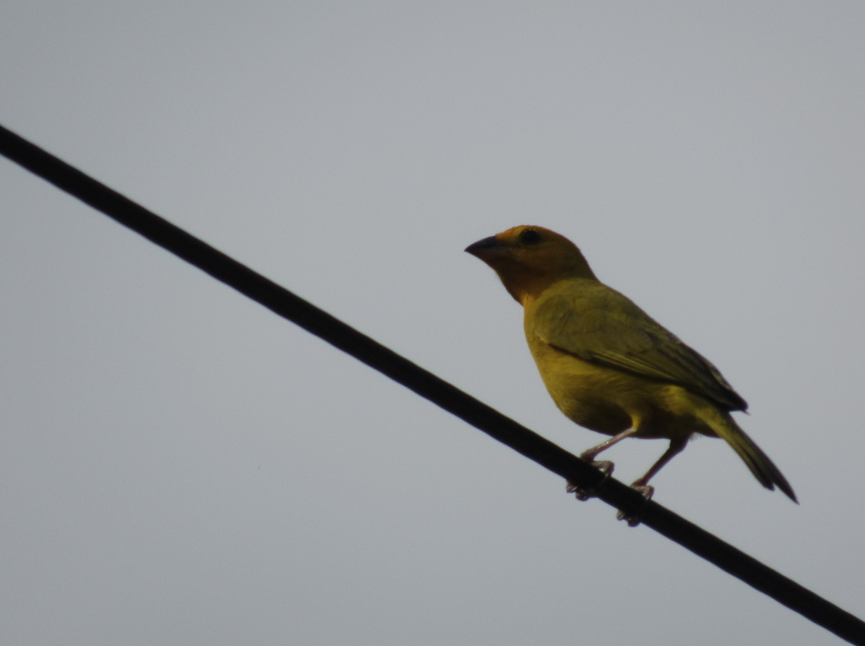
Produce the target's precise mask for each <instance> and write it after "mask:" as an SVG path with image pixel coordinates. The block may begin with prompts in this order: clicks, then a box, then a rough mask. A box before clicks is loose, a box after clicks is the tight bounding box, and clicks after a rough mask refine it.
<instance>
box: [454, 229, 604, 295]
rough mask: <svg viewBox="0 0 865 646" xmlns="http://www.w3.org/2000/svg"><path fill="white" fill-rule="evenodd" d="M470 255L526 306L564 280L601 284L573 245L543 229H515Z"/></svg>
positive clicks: (474, 247)
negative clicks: (481, 262)
mask: <svg viewBox="0 0 865 646" xmlns="http://www.w3.org/2000/svg"><path fill="white" fill-rule="evenodd" d="M466 251H467V252H469V253H470V254H472V255H473V256H477V257H478V258H480V259H481V260H483V261H484V262H485V263H487V264H488V265H489V266H490V267H492V268H493V269H494V270H495V271H496V273H497V274H498V275H499V278H501V279H502V283H504V285H505V289H507V290H508V293H510V295H511V296H513V297H514V298H515V299H516V300H517V302H519V303H522V304H523V305H528V302H530V301H531V300H534V299H535V298H537V297H538V296H539V295H540V293H541V292H543V291H544V290H545V289H546V288H547V287H549V286H550V285H552V284H554V283H557V282H558V281H560V280H563V279H566V278H588V279H591V280H597V279H596V278H595V274H594V273H593V272H592V270H591V268H590V267H589V263H587V262H586V259H585V258H584V257H583V254H582V253H581V252H580V250H579V249H578V248H577V246H576V245H575V244H574V243H573V242H571V241H570V240H568V239H567V238H566V237H564V236H561V235H559V234H558V233H555V232H554V231H550V230H549V229H544V228H543V227H537V226H530V225H521V226H518V227H513V228H512V229H508V230H507V231H502V232H501V233H498V234H496V235H494V236H491V237H489V238H484V239H483V240H478V241H477V242H475V243H474V244H471V245H469V246H468V247H466Z"/></svg>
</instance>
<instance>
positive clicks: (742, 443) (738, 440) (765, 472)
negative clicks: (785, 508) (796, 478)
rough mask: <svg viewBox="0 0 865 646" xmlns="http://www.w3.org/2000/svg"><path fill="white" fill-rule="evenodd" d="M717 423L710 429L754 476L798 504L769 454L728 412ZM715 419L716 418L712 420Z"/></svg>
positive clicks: (764, 484) (791, 489) (791, 488)
mask: <svg viewBox="0 0 865 646" xmlns="http://www.w3.org/2000/svg"><path fill="white" fill-rule="evenodd" d="M719 417H720V419H718V420H717V423H714V424H711V426H712V429H713V430H714V431H715V432H716V433H717V434H718V436H720V437H721V438H723V439H725V440H727V444H729V445H730V446H732V447H733V450H734V451H736V453H738V454H739V457H740V458H742V460H743V461H744V462H745V464H746V465H748V468H749V469H750V470H751V473H753V474H754V477H755V478H757V480H759V481H760V484H762V485H763V486H764V487H766V488H767V489H772V490H774V489H775V486H776V485H777V486H778V488H779V489H780V490H781V491H783V492H784V493H785V494H787V496H788V497H789V498H790V500H792V501H793V502H795V503H797V504H798V502H799V501H798V500H796V494H795V493H793V487H791V486H790V483H789V482H787V478H785V477H784V475H783V474H782V473H781V471H780V470H779V469H778V467H776V466H775V463H774V462H772V460H770V459H769V456H768V455H766V454H765V453H763V450H762V449H761V448H760V447H759V446H757V445H756V444H755V443H754V440H752V439H751V438H750V437H748V435H747V434H746V433H745V431H743V430H742V429H741V428H739V425H738V424H736V422H735V420H734V419H733V418H732V417H730V415H729V414H727V413H724V414H723V415H722V416H719ZM712 421H716V420H712Z"/></svg>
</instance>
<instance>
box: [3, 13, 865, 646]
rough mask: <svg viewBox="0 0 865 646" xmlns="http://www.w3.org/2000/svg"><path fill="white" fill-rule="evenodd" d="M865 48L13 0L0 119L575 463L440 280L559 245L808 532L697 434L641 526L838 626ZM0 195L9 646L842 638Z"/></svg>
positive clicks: (213, 290) (620, 450)
mask: <svg viewBox="0 0 865 646" xmlns="http://www.w3.org/2000/svg"><path fill="white" fill-rule="evenodd" d="M863 24H865V7H863V5H862V4H861V3H858V2H834V3H818V2H757V3H754V2H723V3H721V2H716V3H680V2H656V3H619V2H604V3H601V2H524V3H517V2H486V3H483V2H458V3H457V2H438V3H427V4H425V5H421V4H416V3H414V4H413V3H383V2H363V3H333V2H289V3H284V2H254V1H253V2H243V3H239V2H237V3H231V2H219V3H192V2H150V3H116V2H106V1H102V2H99V1H92V2H79V1H77V0H70V1H66V2H57V1H54V2H28V3H23V2H18V3H7V4H6V5H5V6H4V8H3V20H2V21H0V123H2V124H3V125H5V126H6V127H9V128H12V129H13V130H15V131H17V132H18V133H20V134H21V135H23V136H25V137H28V138H30V139H31V140H33V141H35V142H36V143H38V144H39V145H42V146H43V147H45V148H47V149H48V150H50V151H51V152H53V153H55V154H57V155H59V156H60V157H62V158H63V159H65V160H66V161H68V162H70V163H72V164H73V165H76V166H77V167H79V168H81V169H82V170H84V171H85V172H87V173H89V174H92V175H93V176H95V177H97V178H98V179H100V180H102V181H104V182H106V183H107V184H108V185H109V186H112V187H113V188H115V189H117V190H119V191H121V192H123V193H125V194H126V195H128V196H129V197H131V198H133V199H135V200H137V201H139V202H140V203H142V204H144V205H145V206H147V207H149V208H151V209H153V210H155V211H156V212H157V213H159V214H161V215H162V216H164V217H166V218H168V219H169V220H171V221H173V222H175V223H176V224H178V225H179V226H181V227H184V228H186V229H187V230H188V231H190V232H191V233H193V234H195V235H197V236H199V237H201V238H203V239H204V240H206V241H207V242H209V243H211V244H213V245H215V246H216V247H218V248H220V249H221V250H223V251H225V252H226V253H228V254H230V255H232V256H234V257H235V258H237V259H238V260H240V261H241V262H245V263H247V264H249V265H250V266H251V267H253V268H254V269H256V270H258V271H260V272H262V273H264V274H265V275H267V276H269V277H270V278H272V279H273V280H275V281H277V282H279V283H281V284H282V285H284V286H286V287H287V288H289V289H291V290H293V291H295V292H296V293H298V294H300V295H301V296H304V297H306V298H309V299H310V300H312V301H313V302H314V303H316V304H317V305H319V306H321V307H323V308H325V309H327V310H328V311H330V312H331V313H333V314H334V315H336V316H338V317H340V318H342V319H343V320H345V321H346V322H348V323H350V324H351V325H354V326H356V327H357V328H359V329H360V330H362V331H364V332H366V333H367V334H370V335H371V336H373V337H374V338H376V339H378V340H379V341H381V342H383V343H385V344H387V345H389V346H390V347H392V348H394V349H395V350H397V351H398V352H401V353H403V354H404V355H405V356H407V357H408V358H410V359H412V360H413V361H416V362H417V363H419V364H421V365H423V366H424V367H426V368H428V369H430V370H432V371H433V372H435V373H437V374H438V375H440V376H441V377H443V378H445V379H448V380H451V381H452V382H453V383H455V384H456V385H458V386H459V387H461V388H464V389H466V390H467V391H469V392H470V393H472V394H474V395H475V396H477V397H479V398H480V399H482V400H484V401H485V402H487V403H489V404H491V405H493V406H495V407H497V408H498V409H500V410H501V411H502V412H504V413H505V414H507V415H510V416H512V417H513V418H515V419H516V420H518V421H520V422H522V423H524V424H526V425H528V426H529V427H531V428H533V429H535V430H537V431H538V432H540V433H542V434H543V435H545V436H547V437H549V438H550V439H552V440H553V441H555V442H557V443H559V444H561V445H563V446H565V447H566V448H568V449H569V450H572V451H575V452H579V451H582V450H583V449H585V448H588V447H589V446H592V445H594V444H595V443H597V442H599V441H600V440H601V439H603V437H602V436H600V435H597V434H595V433H592V432H590V431H586V430H584V429H580V428H579V427H576V426H575V425H573V424H572V423H571V422H569V421H568V420H567V419H566V418H564V417H563V416H562V415H561V414H560V413H559V412H558V411H557V410H556V408H555V407H554V405H553V404H552V401H551V400H550V399H549V397H548V395H547V394H546V392H545V391H544V389H543V386H542V384H541V381H540V379H539V377H538V375H537V373H536V370H535V367H534V365H533V363H532V360H531V358H530V356H529V353H528V350H527V348H526V347H525V341H524V339H523V333H522V322H521V315H522V312H521V309H520V308H519V306H518V305H517V304H516V303H514V302H513V301H512V300H511V299H510V297H509V296H508V295H507V293H506V292H505V290H504V289H503V288H502V286H501V285H500V284H499V282H498V280H497V279H496V278H495V276H494V274H493V272H492V271H491V270H490V269H489V268H487V267H486V266H484V265H483V264H482V263H480V262H478V261H477V260H476V259H474V258H472V257H470V256H469V255H468V254H465V253H463V251H462V250H463V249H464V248H465V246H466V245H468V244H469V243H471V242H474V241H475V240H477V239H479V238H482V237H485V236H488V235H491V234H493V233H496V232H498V231H501V230H502V229H505V228H508V227H510V226H513V225H516V224H527V223H530V224H539V225H543V226H547V227H549V228H551V229H554V230H556V231H559V232H560V233H562V234H564V235H567V236H568V237H570V238H572V239H573V240H574V241H575V242H576V243H577V244H578V245H580V247H581V248H582V250H583V251H584V253H585V254H586V256H587V258H588V259H589V261H590V263H591V264H592V266H593V268H594V270H595V272H596V273H597V274H598V276H599V277H600V278H601V279H602V280H604V281H605V282H607V283H608V284H610V285H612V286H613V287H615V288H617V289H619V290H621V291H623V292H624V293H626V294H627V295H629V296H630V297H631V298H633V299H634V300H635V301H636V302H637V303H638V304H640V305H641V306H642V307H643V308H644V309H646V310H647V311H648V312H649V313H650V314H651V315H652V316H653V317H655V318H656V319H658V320H659V321H660V322H661V323H663V324H664V325H666V326H667V327H669V328H670V329H671V330H672V331H674V332H675V333H676V334H678V335H679V336H680V337H682V338H683V339H684V340H685V341H686V342H687V343H689V344H690V345H692V346H694V347H695V348H696V349H698V350H699V351H700V352H701V353H703V354H704V355H706V356H707V357H709V358H710V359H711V360H712V361H713V362H714V363H715V364H717V365H718V366H719V367H720V369H721V370H722V371H723V372H724V375H725V376H726V377H727V378H728V380H729V381H730V382H731V383H732V384H733V386H734V387H735V388H736V389H737V390H738V391H739V392H740V393H741V394H742V395H743V396H744V397H745V399H747V400H748V402H749V403H750V405H751V415H750V416H740V422H741V423H742V425H743V426H744V427H745V428H746V430H748V432H749V433H750V434H751V435H752V437H754V439H755V440H756V441H757V442H758V443H759V444H760V446H761V447H762V448H763V449H764V450H765V451H766V452H767V453H768V454H769V455H770V456H771V457H772V458H773V460H774V461H775V462H776V463H777V464H778V465H779V467H780V468H781V469H782V471H783V472H784V474H785V475H786V476H787V478H788V479H789V480H790V482H791V484H792V485H793V487H794V488H795V490H796V493H797V494H798V496H799V499H800V501H801V505H799V506H796V505H794V504H792V503H791V502H790V501H789V500H787V499H786V498H785V497H784V496H783V495H781V494H779V493H777V492H776V493H774V494H773V493H770V492H767V491H765V490H764V489H763V488H762V487H760V485H759V484H758V483H757V482H756V480H755V479H754V478H753V477H752V476H751V475H750V473H749V472H748V471H747V469H746V468H745V466H744V464H742V463H741V461H740V460H739V459H738V458H737V457H736V455H735V454H734V453H733V451H732V450H730V448H729V447H727V446H725V445H724V444H723V443H722V442H720V441H716V440H707V439H703V440H700V441H697V442H694V443H692V444H691V445H690V446H689V447H688V449H687V450H686V451H685V452H684V453H683V454H682V455H680V456H679V457H677V458H676V459H675V460H674V461H673V462H672V463H671V464H670V465H669V466H668V467H666V468H665V469H664V471H662V472H661V474H660V475H659V476H658V477H657V479H656V481H655V484H656V486H657V492H656V500H657V501H658V502H660V503H662V504H664V505H667V506H669V507H670V508H671V509H673V510H674V511H676V512H677V513H680V514H682V515H683V516H685V517H686V518H688V519H690V520H692V521H694V522H697V523H698V524H700V525H702V526H704V527H705V528H706V529H708V530H709V531H712V532H714V533H716V534H718V535H719V536H721V537H722V538H724V539H725V540H728V541H730V542H732V543H733V544H734V545H736V546H737V547H739V548H741V549H743V550H745V551H746V552H748V553H750V554H751V555H753V556H755V557H756V558H758V559H761V560H763V561H764V562H766V563H767V564H768V565H770V566H772V567H775V568H777V569H778V570H780V571H781V572H782V573H784V574H786V575H787V576H790V577H792V578H793V579H794V580H796V581H798V582H800V583H802V584H803V585H806V586H808V587H810V588H812V589H813V590H814V591H815V592H817V593H819V594H821V595H824V596H825V597H827V598H828V599H830V600H831V601H833V602H835V603H837V604H839V605H841V606H842V607H844V608H846V609H847V610H849V611H851V612H854V613H856V614H859V615H860V616H862V615H865V603H863V599H865V576H863V569H865V564H863V562H862V547H861V546H862V536H863V535H865V522H863V520H862V514H861V509H862V500H861V499H862V496H861V491H862V489H863V486H865V483H863V475H862V460H863V456H865V431H863V429H862V427H861V421H860V420H859V417H860V413H861V411H860V408H861V402H862V401H863V395H865V371H863V369H862V366H863V361H865V337H863V334H862V328H863V319H865V298H863V297H865V293H863V292H865V260H863V255H862V253H863V252H862V250H863V248H865V217H863V216H865V190H863V186H865V182H863V177H865V39H863V38H862V33H863ZM0 195H2V200H0V302H2V307H0V332H2V334H0V356H2V368H0V410H2V411H3V413H2V420H3V432H2V434H0V442H2V447H0V517H2V518H3V523H2V530H0V607H2V608H3V612H2V618H0V643H3V644H16V645H18V644H21V645H25V644H26V645H29V644H34V645H36V644H39V645H43V644H64V645H88V646H96V645H102V644H105V645H109V644H111V645H116V644H124V645H126V644H129V645H145V644H147V645H149V644H161V645H171V644H177V645H190V644H202V645H203V644H208V645H211V644H226V645H228V644H239V643H244V644H327V645H332V644H352V645H354V644H376V645H382V644H385V645H389V644H394V645H396V644H430V645H433V644H435V645H438V644H466V645H469V644H471V645H476V644H497V645H510V644H515V645H516V644H575V643H598V644H623V643H640V644H646V645H650V644H651V645H654V644H696V643H699V644H719V645H720V644H741V645H749V644H755V645H756V644H760V645H765V644H808V645H820V644H835V643H838V640H837V639H836V638H835V637H833V636H832V635H830V634H829V633H826V632H825V631H823V630H822V629H820V628H817V627H815V626H814V625H812V624H810V623H809V622H807V621H806V620H804V619H802V618H801V617H799V616H798V615H796V614H794V613H792V612H791V611H789V610H787V609H785V608H783V607H782V606H780V605H779V604H777V603H776V602H774V601H772V600H770V599H768V598H767V597H764V596H763V595H761V594H759V593H757V592H755V591H753V590H751V589H750V588H748V587H746V586H745V585H744V584H742V583H740V582H738V581H737V580H735V579H733V578H731V577H730V576H728V575H726V574H724V573H722V572H721V571H719V570H717V569H716V568H714V567H712V566H710V565H708V564H706V563H705V562H703V561H701V560H700V559H698V558H697V557H695V556H693V555H692V554H690V553H689V552H687V551H685V550H684V549H682V548H680V547H678V546H676V545H674V544H672V543H670V542H669V541H667V540H665V539H663V538H661V537H660V536H658V535H656V534H654V533H653V532H652V531H651V530H648V529H646V528H644V527H641V528H638V529H629V528H628V527H627V526H625V524H623V523H619V522H616V520H615V512H614V510H612V509H611V508H609V507H607V506H606V505H604V504H602V503H600V502H597V501H592V502H589V503H578V502H576V501H575V500H574V499H573V498H572V497H568V496H566V495H565V493H564V483H563V482H562V481H561V480H560V479H559V478H557V477H556V476H553V475H551V474H549V473H547V472H546V471H544V470H543V469H541V468H540V467H538V466H536V465H535V464H533V463H531V462H529V461H527V460H526V459H524V458H522V457H520V456H518V455H516V454H515V453H513V452H512V451H510V450H509V449H506V448H504V447H502V446H500V445H498V444H497V443H495V442H494V441H492V440H490V439H488V438H487V437H486V436H484V435H482V434H481V433H479V432H477V431H475V430H473V429H472V428H470V427H468V426H466V425H465V424H464V423H462V422H460V421H458V420H456V419H455V418H453V417H451V416H449V415H448V414H446V413H444V412H442V411H440V410H439V409H437V408H436V407H434V406H433V405H431V404H429V403H428V402H426V401H424V400H421V399H419V398H418V397H416V396H414V395H413V394H411V393H409V392H408V391H406V390H404V389H403V388H401V387H399V386H397V385H395V384H394V383H392V382H390V381H388V380H387V379H385V378H384V377H381V376H380V375H378V374H376V373H373V372H372V371H371V370H369V369H368V368H366V367H364V366H362V365H361V364H359V363H357V362H356V361H354V360H353V359H350V358H348V357H347V356H345V355H342V354H341V353H339V352H338V351H336V350H334V349H333V348H331V347H330V346H327V345H326V344H324V343H322V342H321V341H319V340H317V339H315V338H314V337H311V336H310V335H308V334H307V333H305V332H303V331H301V330H299V329H298V328H296V327H294V326H292V325H291V324H288V323H286V322H284V321H282V320H281V319H278V318H277V317H275V316H274V315H272V314H271V313H269V312H268V311H266V310H264V309H263V308H261V307H260V306H258V305H255V304H253V303H251V302H249V301H248V300H246V299H245V298H243V297H241V296H239V295H238V294H236V293H234V292H233V291H231V290H230V289H228V288H226V287H224V286H222V285H221V284H218V283H216V282H215V281H213V280H212V279H210V278H209V277H207V276H205V275H204V274H202V273H201V272H199V271H197V270H195V269H193V268H191V267H189V266H187V265H185V264H184V263H182V262H181V261H179V260H177V259H175V258H174V257H172V256H170V255H169V254H167V253H166V252H164V251H162V250H160V249H158V248H156V247H154V246H153V245H152V244H150V243H148V242H147V241H145V240H144V239H142V238H140V237H138V236H137V235H135V234H133V233H131V232H129V231H127V230H125V229H123V228H122V227H120V226H118V225H116V224H114V223H113V222H111V221H110V220H108V219H107V218H105V217H104V216H102V215H101V214H98V213H96V212H95V211H93V210H92V209H90V208H89V207H86V206H84V205H82V204H80V203H78V202H76V201H75V200H73V199H71V198H70V197H68V196H67V195H65V194H63V193H61V192H59V191H57V190H56V189H54V188H52V187H51V186H49V185H47V184H46V183H45V182H43V181H42V180H39V179H37V178H35V177H33V176H31V175H30V174H28V173H27V172H25V171H23V170H22V169H20V168H18V167H16V166H14V165H12V164H11V163H9V162H7V161H5V160H0ZM665 446H666V443H665V442H658V441H637V440H634V441H630V442H626V443H624V444H623V445H620V446H618V447H616V448H615V449H614V450H612V451H611V452H610V454H609V455H610V457H611V459H613V460H614V461H615V462H616V464H617V471H616V475H617V476H618V477H620V478H621V479H623V480H625V481H630V480H632V479H634V478H636V477H637V476H638V475H640V474H641V473H642V472H643V471H644V470H645V469H646V468H647V467H648V466H649V464H651V462H652V461H653V460H654V459H655V458H656V457H657V456H659V455H660V454H661V453H662V452H663V450H664V448H665Z"/></svg>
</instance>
